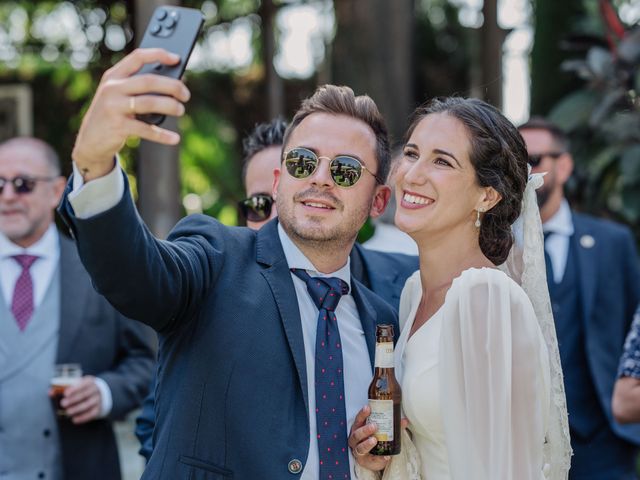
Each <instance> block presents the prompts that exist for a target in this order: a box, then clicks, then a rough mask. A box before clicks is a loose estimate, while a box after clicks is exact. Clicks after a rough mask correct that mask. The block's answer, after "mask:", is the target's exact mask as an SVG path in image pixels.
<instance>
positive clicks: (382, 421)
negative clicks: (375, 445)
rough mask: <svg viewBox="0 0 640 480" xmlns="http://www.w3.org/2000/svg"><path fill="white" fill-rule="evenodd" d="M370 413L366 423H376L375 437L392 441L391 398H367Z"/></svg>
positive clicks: (379, 439) (382, 440)
mask: <svg viewBox="0 0 640 480" xmlns="http://www.w3.org/2000/svg"><path fill="white" fill-rule="evenodd" d="M369 407H370V408H371V415H369V418H368V419H367V423H375V424H376V425H378V431H377V432H376V433H375V437H376V438H377V439H378V441H379V442H392V441H393V400H372V399H369Z"/></svg>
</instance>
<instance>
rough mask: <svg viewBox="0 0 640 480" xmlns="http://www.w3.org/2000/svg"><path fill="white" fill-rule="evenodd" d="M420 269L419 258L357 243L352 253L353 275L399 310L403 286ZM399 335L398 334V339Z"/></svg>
mask: <svg viewBox="0 0 640 480" xmlns="http://www.w3.org/2000/svg"><path fill="white" fill-rule="evenodd" d="M419 268H420V264H419V262H418V257H417V256H414V255H404V254H402V253H387V252H377V251H375V250H368V249H367V248H365V247H363V246H362V245H360V244H359V243H356V244H355V245H354V246H353V250H351V275H353V277H354V278H357V279H358V280H359V281H360V282H362V283H363V284H364V285H365V286H366V287H367V288H369V289H370V290H372V291H373V292H374V293H376V294H377V295H379V296H380V297H382V299H383V300H385V301H386V302H387V303H388V304H389V305H391V306H392V307H393V308H395V309H396V311H397V310H398V308H399V306H400V294H401V293H402V289H403V288H404V283H405V282H406V281H407V278H409V277H410V276H411V274H412V273H413V272H415V271H416V270H418V269H419ZM397 337H398V332H396V338H397Z"/></svg>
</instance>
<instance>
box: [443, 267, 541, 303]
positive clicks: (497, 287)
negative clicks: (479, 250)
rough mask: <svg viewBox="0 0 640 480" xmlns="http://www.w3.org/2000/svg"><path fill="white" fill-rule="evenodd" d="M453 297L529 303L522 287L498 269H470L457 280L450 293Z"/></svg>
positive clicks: (454, 281) (453, 283)
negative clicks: (476, 297)
mask: <svg viewBox="0 0 640 480" xmlns="http://www.w3.org/2000/svg"><path fill="white" fill-rule="evenodd" d="M449 293H450V294H451V296H463V297H464V296H467V295H473V296H480V297H485V298H496V297H498V298H509V299H510V300H511V301H512V302H514V301H515V302H525V303H529V298H528V297H527V294H526V293H525V292H524V290H523V289H522V287H520V285H518V284H517V283H516V282H515V281H514V280H513V279H512V278H511V277H509V276H508V275H507V274H506V273H505V272H503V271H502V270H500V269H498V268H489V267H483V268H469V269H467V270H464V271H463V272H462V273H461V274H460V276H458V277H457V278H455V279H454V280H453V282H452V284H451V289H450V291H449Z"/></svg>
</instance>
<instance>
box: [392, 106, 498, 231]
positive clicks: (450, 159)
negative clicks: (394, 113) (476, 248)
mask: <svg viewBox="0 0 640 480" xmlns="http://www.w3.org/2000/svg"><path fill="white" fill-rule="evenodd" d="M470 148H471V144H470V141H469V134H468V133H467V130H466V128H465V126H464V125H463V124H462V123H461V122H460V121H459V120H457V119H456V118H455V117H453V116H450V115H447V114H445V113H437V114H431V115H427V116H426V117H425V118H423V119H422V120H421V121H420V123H418V125H417V126H416V128H415V130H414V131H413V133H412V134H411V138H409V141H408V142H407V144H406V145H405V147H404V152H403V157H402V158H401V159H400V162H399V164H398V170H397V173H396V200H397V203H398V207H397V210H396V217H395V221H396V225H397V226H398V228H400V230H402V231H404V232H407V233H408V234H409V235H411V236H412V237H414V238H416V239H418V238H420V237H422V236H424V235H432V234H434V233H446V232H451V231H454V230H458V231H468V232H472V233H473V234H474V235H477V230H478V229H477V227H475V226H474V222H475V220H476V215H477V213H476V210H477V209H478V208H485V209H486V210H488V209H489V208H491V207H492V206H493V205H494V204H495V203H497V202H493V203H492V201H491V199H490V198H489V200H487V194H488V193H491V192H495V191H494V190H493V189H490V190H491V192H489V190H488V189H487V188H483V187H480V186H479V185H478V183H477V180H476V172H475V169H474V167H473V165H472V164H471V160H470V159H469V151H470Z"/></svg>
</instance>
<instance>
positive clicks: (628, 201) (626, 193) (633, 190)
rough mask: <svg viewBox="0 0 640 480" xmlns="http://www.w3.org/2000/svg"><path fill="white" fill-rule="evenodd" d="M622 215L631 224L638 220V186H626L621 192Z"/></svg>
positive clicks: (639, 187)
mask: <svg viewBox="0 0 640 480" xmlns="http://www.w3.org/2000/svg"><path fill="white" fill-rule="evenodd" d="M622 213H623V215H624V216H625V217H626V218H627V219H628V220H629V221H630V222H631V223H636V222H637V221H638V219H640V186H639V185H637V184H636V185H633V186H631V185H630V186H626V187H625V188H624V189H623V190H622Z"/></svg>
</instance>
